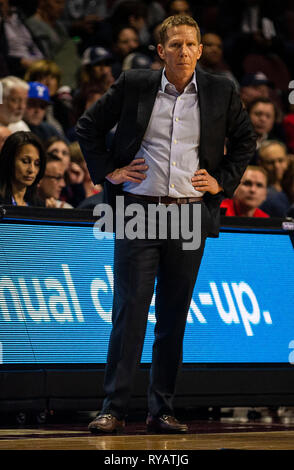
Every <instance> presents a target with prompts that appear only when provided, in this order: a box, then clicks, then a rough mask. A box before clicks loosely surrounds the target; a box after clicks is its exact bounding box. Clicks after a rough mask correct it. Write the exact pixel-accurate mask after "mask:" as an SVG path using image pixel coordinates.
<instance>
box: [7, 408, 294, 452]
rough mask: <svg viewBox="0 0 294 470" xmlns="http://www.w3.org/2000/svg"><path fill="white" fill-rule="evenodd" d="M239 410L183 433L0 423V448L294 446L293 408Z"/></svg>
mask: <svg viewBox="0 0 294 470" xmlns="http://www.w3.org/2000/svg"><path fill="white" fill-rule="evenodd" d="M246 413H247V412H245V414H244V413H243V415H242V414H240V410H239V411H238V410H237V411H236V410H234V412H233V415H232V416H231V417H222V416H220V418H219V419H217V420H216V419H211V418H210V419H196V420H193V421H191V420H190V421H189V420H187V419H186V420H185V421H184V420H182V421H183V422H186V423H187V424H188V425H189V433H188V434H184V435H179V434H174V435H158V434H148V433H146V430H145V425H144V422H143V421H140V422H134V421H132V422H130V423H127V426H126V429H125V432H124V434H120V435H92V434H90V433H89V432H88V430H87V424H88V421H89V420H86V419H85V418H83V419H79V420H78V422H75V421H71V420H70V422H62V423H60V422H57V423H56V422H55V423H54V422H49V423H45V424H41V425H32V424H30V425H22V426H21V425H11V424H10V425H7V424H6V425H5V424H3V423H2V424H1V422H0V451H1V450H69V451H73V450H87V451H88V450H96V451H97V450H98V451H99V450H100V451H102V450H103V451H114V450H117V451H126V450H132V451H134V450H138V451H153V450H154V451H166V452H167V451H174V450H178V451H193V450H241V451H244V450H294V411H293V410H290V412H289V410H287V412H285V414H284V415H283V414H281V413H280V415H279V414H278V413H276V414H275V416H273V415H272V413H267V412H266V411H265V412H263V414H262V415H261V416H260V418H259V419H248V418H247V417H246Z"/></svg>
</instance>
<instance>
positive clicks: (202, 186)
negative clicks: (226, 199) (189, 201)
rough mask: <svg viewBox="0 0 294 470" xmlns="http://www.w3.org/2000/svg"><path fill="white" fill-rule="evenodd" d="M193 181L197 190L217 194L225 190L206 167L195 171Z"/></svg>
mask: <svg viewBox="0 0 294 470" xmlns="http://www.w3.org/2000/svg"><path fill="white" fill-rule="evenodd" d="M191 181H192V185H193V187H194V189H195V190H196V191H201V192H206V191H207V192H209V193H210V194H217V193H219V192H220V191H223V188H222V187H221V186H220V185H219V184H218V182H217V181H216V179H215V178H214V177H213V176H211V175H210V174H209V173H208V171H206V170H204V169H202V170H197V171H195V173H194V176H193V178H191Z"/></svg>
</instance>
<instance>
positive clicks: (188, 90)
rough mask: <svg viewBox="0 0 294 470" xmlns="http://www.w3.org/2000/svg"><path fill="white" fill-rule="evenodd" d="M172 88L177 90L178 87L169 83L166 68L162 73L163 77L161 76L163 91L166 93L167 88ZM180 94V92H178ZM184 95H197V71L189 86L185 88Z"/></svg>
mask: <svg viewBox="0 0 294 470" xmlns="http://www.w3.org/2000/svg"><path fill="white" fill-rule="evenodd" d="M167 85H168V86H170V87H172V88H174V89H175V90H176V87H175V86H174V85H173V84H172V83H170V82H169V81H168V79H167V78H166V75H165V68H164V69H163V71H162V76H161V91H163V92H164V91H165V87H166V86H167ZM177 93H178V94H180V93H179V92H177ZM183 93H197V82H196V70H194V73H193V75H192V79H191V80H190V82H189V83H188V85H187V86H186V87H185V89H184V91H183Z"/></svg>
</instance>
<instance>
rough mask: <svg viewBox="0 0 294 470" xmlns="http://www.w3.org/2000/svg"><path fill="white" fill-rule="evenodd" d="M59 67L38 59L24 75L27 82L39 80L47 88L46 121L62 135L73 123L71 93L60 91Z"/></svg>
mask: <svg viewBox="0 0 294 470" xmlns="http://www.w3.org/2000/svg"><path fill="white" fill-rule="evenodd" d="M61 75H62V74H61V69H60V67H59V66H58V65H57V64H56V63H55V62H53V61H52V60H40V61H37V62H35V63H34V64H33V65H32V67H30V68H29V69H28V71H27V73H26V75H25V80H26V81H27V82H40V83H43V85H46V86H47V87H48V90H49V95H50V102H51V104H50V105H49V106H47V109H46V121H47V122H48V123H49V124H51V125H52V126H53V127H55V129H56V130H57V132H58V133H59V134H60V135H62V136H64V135H65V132H66V131H67V130H68V129H70V128H71V126H72V125H73V117H72V103H71V99H72V98H71V95H70V94H69V96H68V94H67V95H66V97H64V95H62V93H61V92H60V91H62V88H60V84H61Z"/></svg>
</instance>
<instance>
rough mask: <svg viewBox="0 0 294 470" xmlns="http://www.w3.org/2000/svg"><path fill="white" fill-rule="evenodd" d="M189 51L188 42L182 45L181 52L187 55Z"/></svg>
mask: <svg viewBox="0 0 294 470" xmlns="http://www.w3.org/2000/svg"><path fill="white" fill-rule="evenodd" d="M187 51H188V48H187V46H186V44H183V45H182V47H181V54H182V55H186V54H187Z"/></svg>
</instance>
